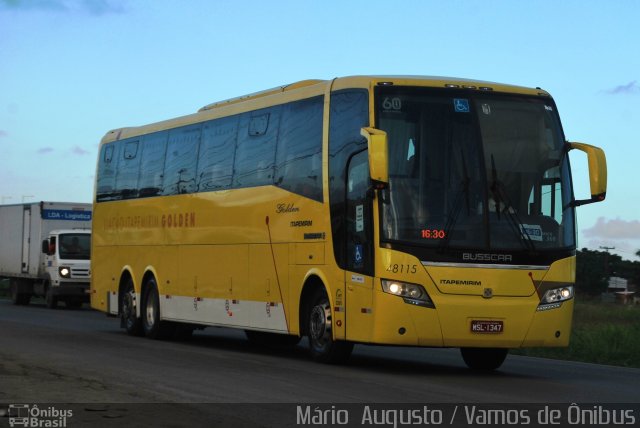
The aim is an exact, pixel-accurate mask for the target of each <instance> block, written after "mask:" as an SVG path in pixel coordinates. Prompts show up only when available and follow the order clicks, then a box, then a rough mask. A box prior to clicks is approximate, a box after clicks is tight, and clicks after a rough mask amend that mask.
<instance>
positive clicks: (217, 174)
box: [197, 116, 240, 192]
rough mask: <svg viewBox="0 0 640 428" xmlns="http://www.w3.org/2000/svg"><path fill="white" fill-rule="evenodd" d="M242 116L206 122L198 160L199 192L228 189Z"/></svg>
mask: <svg viewBox="0 0 640 428" xmlns="http://www.w3.org/2000/svg"><path fill="white" fill-rule="evenodd" d="M239 118H240V116H231V117H225V118H222V119H217V120H212V121H210V122H206V123H205V124H204V126H203V127H202V143H201V144H200V158H199V160H198V174H197V176H198V192H207V191H212V190H220V189H227V188H229V187H231V177H232V176H233V155H234V153H235V148H236V138H237V136H238V120H239Z"/></svg>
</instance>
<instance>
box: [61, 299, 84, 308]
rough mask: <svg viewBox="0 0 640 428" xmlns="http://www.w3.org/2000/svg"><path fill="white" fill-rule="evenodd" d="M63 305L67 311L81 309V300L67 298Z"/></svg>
mask: <svg viewBox="0 0 640 428" xmlns="http://www.w3.org/2000/svg"><path fill="white" fill-rule="evenodd" d="M64 304H65V305H66V307H67V308H68V309H80V308H81V307H82V300H81V299H77V298H75V299H74V298H69V299H67V300H65V301H64Z"/></svg>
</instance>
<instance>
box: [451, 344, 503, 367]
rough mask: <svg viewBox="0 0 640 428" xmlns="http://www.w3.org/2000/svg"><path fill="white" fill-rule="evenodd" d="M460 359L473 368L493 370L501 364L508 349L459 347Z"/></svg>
mask: <svg viewBox="0 0 640 428" xmlns="http://www.w3.org/2000/svg"><path fill="white" fill-rule="evenodd" d="M460 353H461V354H462V359H463V360H464V362H465V364H466V365H467V367H469V368H470V369H473V370H495V369H497V368H498V367H500V366H501V365H502V363H503V362H504V360H505V358H507V354H508V353H509V350H508V349H506V348H460Z"/></svg>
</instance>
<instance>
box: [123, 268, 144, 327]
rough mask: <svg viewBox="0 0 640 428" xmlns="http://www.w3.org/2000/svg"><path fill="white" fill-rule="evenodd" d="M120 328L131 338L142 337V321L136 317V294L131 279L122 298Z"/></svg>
mask: <svg viewBox="0 0 640 428" xmlns="http://www.w3.org/2000/svg"><path fill="white" fill-rule="evenodd" d="M120 326H121V327H124V329H125V331H126V332H127V334H129V335H131V336H142V333H143V332H142V321H141V320H140V318H138V316H137V315H136V293H135V290H134V289H133V281H132V280H131V279H130V278H129V280H128V282H127V284H126V285H125V288H124V290H123V293H122V295H121V296H120Z"/></svg>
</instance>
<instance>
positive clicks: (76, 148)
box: [71, 146, 91, 156]
mask: <svg viewBox="0 0 640 428" xmlns="http://www.w3.org/2000/svg"><path fill="white" fill-rule="evenodd" d="M71 153H73V154H74V155H78V156H85V155H88V154H89V153H91V152H90V151H88V150H85V149H83V148H82V147H80V146H73V148H72V149H71Z"/></svg>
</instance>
